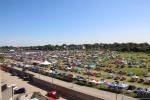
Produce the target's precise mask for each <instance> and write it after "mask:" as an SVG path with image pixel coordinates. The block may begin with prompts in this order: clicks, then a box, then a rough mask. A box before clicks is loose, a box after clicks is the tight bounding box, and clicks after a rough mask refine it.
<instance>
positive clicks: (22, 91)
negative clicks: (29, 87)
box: [14, 88, 26, 94]
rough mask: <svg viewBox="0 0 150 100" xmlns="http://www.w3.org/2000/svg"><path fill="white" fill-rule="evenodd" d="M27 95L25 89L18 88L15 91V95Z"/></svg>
mask: <svg viewBox="0 0 150 100" xmlns="http://www.w3.org/2000/svg"><path fill="white" fill-rule="evenodd" d="M20 93H26V89H25V88H17V89H15V90H14V94H20Z"/></svg>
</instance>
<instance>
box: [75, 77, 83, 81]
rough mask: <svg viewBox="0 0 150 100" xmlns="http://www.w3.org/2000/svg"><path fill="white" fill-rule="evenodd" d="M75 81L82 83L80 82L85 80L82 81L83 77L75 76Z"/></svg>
mask: <svg viewBox="0 0 150 100" xmlns="http://www.w3.org/2000/svg"><path fill="white" fill-rule="evenodd" d="M75 80H77V81H82V80H85V79H84V77H82V76H77V77H76V78H75Z"/></svg>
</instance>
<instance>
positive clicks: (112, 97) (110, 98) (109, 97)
mask: <svg viewBox="0 0 150 100" xmlns="http://www.w3.org/2000/svg"><path fill="white" fill-rule="evenodd" d="M28 73H31V74H33V75H35V77H37V78H41V79H43V80H45V81H49V82H52V78H51V77H48V76H44V75H41V74H38V73H34V72H31V71H28ZM53 84H57V85H59V86H63V87H66V88H70V89H73V90H76V91H80V92H82V93H85V94H89V95H92V96H95V97H102V98H104V99H105V100H116V94H115V93H111V92H107V91H102V90H98V89H95V88H90V87H86V86H80V85H77V84H74V85H73V83H69V82H65V81H61V80H58V79H53ZM72 86H73V87H72ZM122 97H123V98H124V99H122ZM117 100H137V99H135V98H132V97H129V96H123V95H122V94H118V95H117Z"/></svg>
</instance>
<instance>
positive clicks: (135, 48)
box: [0, 43, 150, 52]
mask: <svg viewBox="0 0 150 100" xmlns="http://www.w3.org/2000/svg"><path fill="white" fill-rule="evenodd" d="M11 49H13V50H44V51H47V50H52V51H53V50H114V51H122V52H124V51H127V52H150V45H149V44H148V43H139V44H138V43H113V44H106V43H95V44H82V45H76V44H70V45H67V44H62V45H51V44H49V45H44V46H28V47H13V46H2V47H0V50H11Z"/></svg>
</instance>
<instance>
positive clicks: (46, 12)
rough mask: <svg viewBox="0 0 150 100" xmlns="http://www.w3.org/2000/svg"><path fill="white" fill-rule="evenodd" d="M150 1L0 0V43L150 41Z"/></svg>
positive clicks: (41, 43)
mask: <svg viewBox="0 0 150 100" xmlns="http://www.w3.org/2000/svg"><path fill="white" fill-rule="evenodd" d="M149 5H150V0H0V46H2V45H14V46H18V45H19V46H21V45H23V46H29V45H45V44H63V43H66V44H72V43H73V44H82V43H113V42H121V43H122V42H137V43H141V42H148V43H150V6H149Z"/></svg>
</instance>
